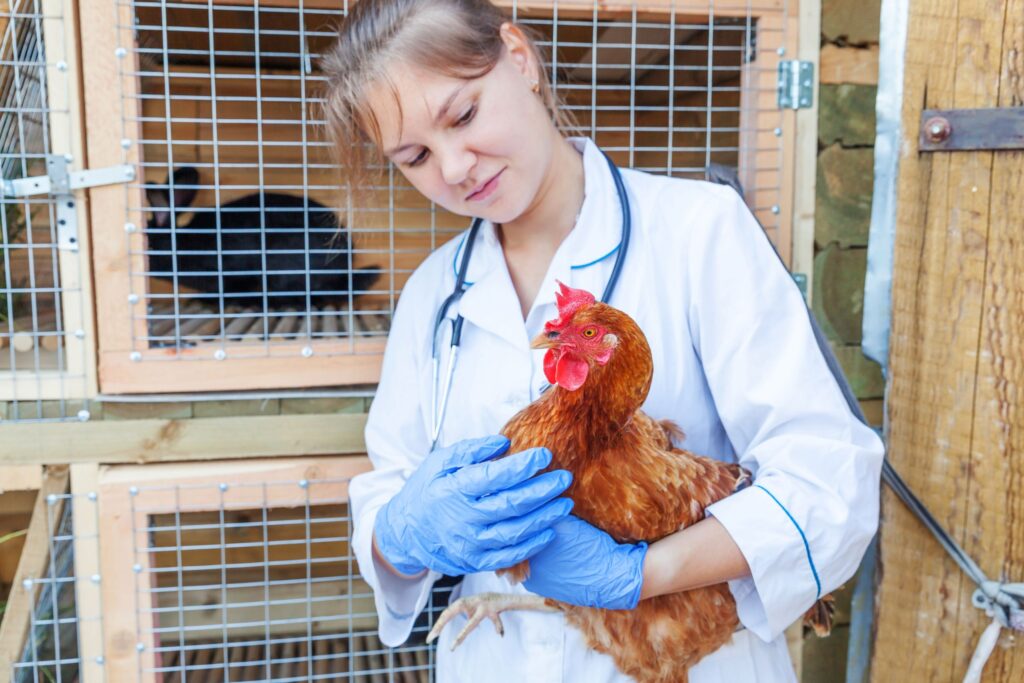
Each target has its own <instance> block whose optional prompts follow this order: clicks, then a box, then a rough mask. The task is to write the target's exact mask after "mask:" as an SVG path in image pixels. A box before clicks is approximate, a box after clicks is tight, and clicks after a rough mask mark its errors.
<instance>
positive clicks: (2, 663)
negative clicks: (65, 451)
mask: <svg viewBox="0 0 1024 683" xmlns="http://www.w3.org/2000/svg"><path fill="white" fill-rule="evenodd" d="M67 488H68V468H67V467H64V466H57V467H49V468H47V470H46V473H45V475H44V476H43V482H42V488H40V489H39V493H38V494H37V495H36V504H35V507H34V508H33V510H32V521H31V523H30V524H29V527H28V534H26V536H25V545H24V546H23V547H22V550H21V559H20V560H19V561H18V571H17V572H16V573H15V575H14V584H13V586H12V588H11V594H10V596H9V597H8V599H7V608H6V610H5V611H4V616H3V623H2V624H0V671H2V672H4V673H7V672H9V671H11V667H12V666H13V665H14V664H15V663H16V662H17V661H18V659H19V657H20V656H21V650H22V647H23V646H24V643H25V636H26V634H27V633H28V629H29V625H30V623H31V612H32V609H33V607H34V597H35V595H36V590H37V589H36V588H34V587H33V588H32V589H31V590H25V588H24V587H23V585H22V584H23V582H25V581H26V580H29V579H36V578H40V577H43V576H46V575H47V564H48V560H49V558H50V538H51V537H52V536H53V533H54V530H55V529H56V526H57V524H58V522H59V521H60V516H61V511H62V510H63V509H64V499H63V497H59V498H58V499H57V502H56V503H55V504H53V505H50V504H49V503H48V502H47V498H48V497H49V496H51V495H53V496H62V495H63V494H64V493H65V492H66V491H67Z"/></svg>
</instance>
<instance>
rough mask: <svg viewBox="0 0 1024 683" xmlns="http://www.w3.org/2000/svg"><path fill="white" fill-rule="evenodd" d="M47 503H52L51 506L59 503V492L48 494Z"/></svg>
mask: <svg viewBox="0 0 1024 683" xmlns="http://www.w3.org/2000/svg"><path fill="white" fill-rule="evenodd" d="M46 504H47V505H50V506H53V505H56V504H57V494H56V493H51V494H50V495H48V496H47V497H46Z"/></svg>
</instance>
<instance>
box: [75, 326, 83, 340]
mask: <svg viewBox="0 0 1024 683" xmlns="http://www.w3.org/2000/svg"><path fill="white" fill-rule="evenodd" d="M75 337H76V338H78V339H85V330H83V329H82V328H78V329H77V330H75Z"/></svg>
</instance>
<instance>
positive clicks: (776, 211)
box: [772, 204, 781, 213]
mask: <svg viewBox="0 0 1024 683" xmlns="http://www.w3.org/2000/svg"><path fill="white" fill-rule="evenodd" d="M780 210H781V209H779V205H778V204H772V213H778V212H779V211H780Z"/></svg>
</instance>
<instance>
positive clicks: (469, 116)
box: [455, 105, 476, 126]
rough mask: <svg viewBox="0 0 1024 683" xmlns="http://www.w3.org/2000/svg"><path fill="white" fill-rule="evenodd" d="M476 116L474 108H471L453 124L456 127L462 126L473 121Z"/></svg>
mask: <svg viewBox="0 0 1024 683" xmlns="http://www.w3.org/2000/svg"><path fill="white" fill-rule="evenodd" d="M475 115H476V106H475V105H474V106H472V107H470V108H469V109H467V110H466V113H465V114H463V115H462V116H460V117H459V120H458V121H456V122H455V125H456V126H464V125H466V124H467V123H469V122H470V121H472V120H473V117H474V116H475Z"/></svg>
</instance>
